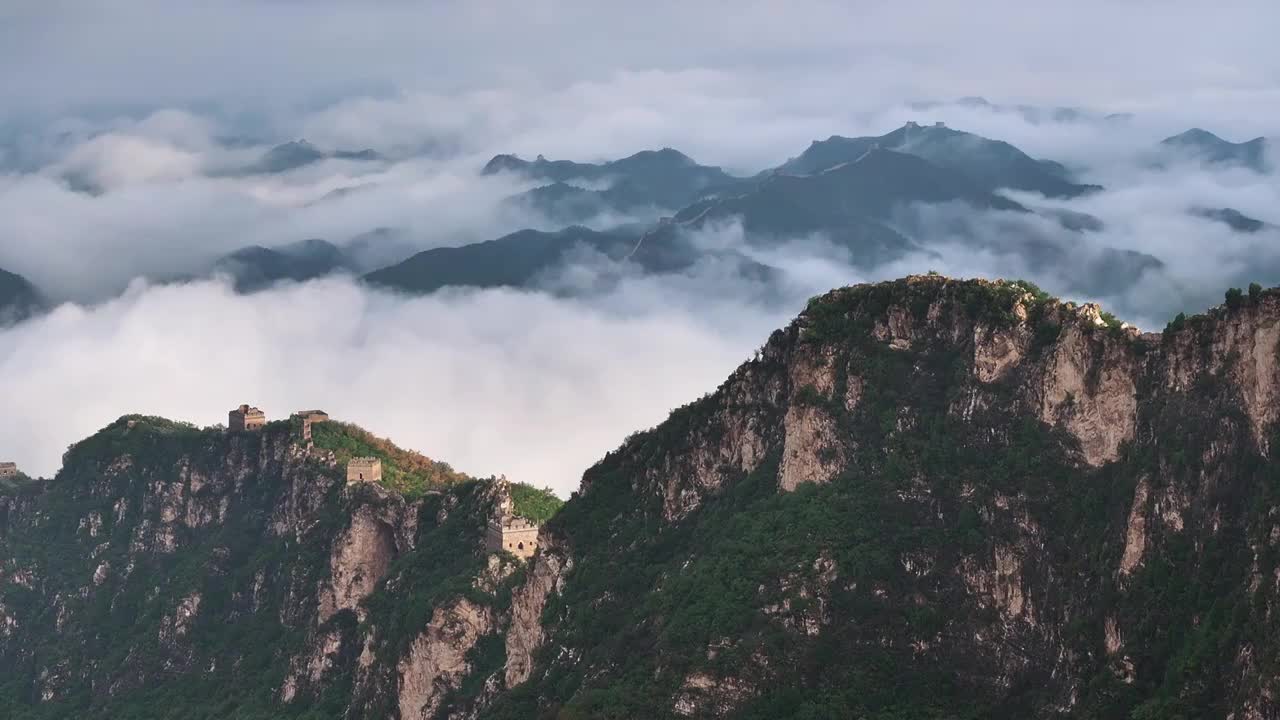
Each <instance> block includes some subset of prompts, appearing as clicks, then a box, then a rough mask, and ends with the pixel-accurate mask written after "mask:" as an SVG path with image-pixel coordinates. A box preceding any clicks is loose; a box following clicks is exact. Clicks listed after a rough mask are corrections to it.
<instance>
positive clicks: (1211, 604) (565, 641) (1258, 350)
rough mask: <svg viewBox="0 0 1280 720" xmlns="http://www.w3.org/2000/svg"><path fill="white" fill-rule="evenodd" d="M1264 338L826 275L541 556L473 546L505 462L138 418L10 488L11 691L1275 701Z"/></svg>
mask: <svg viewBox="0 0 1280 720" xmlns="http://www.w3.org/2000/svg"><path fill="white" fill-rule="evenodd" d="M1277 345H1280V295H1278V294H1276V293H1275V292H1272V291H1269V292H1266V293H1263V294H1262V295H1261V296H1259V297H1255V298H1252V299H1249V300H1247V301H1246V302H1245V303H1244V304H1243V305H1242V306H1241V307H1237V308H1233V309H1230V310H1226V309H1215V310H1213V311H1211V312H1210V313H1208V314H1207V315H1205V316H1200V317H1195V318H1192V319H1190V320H1189V321H1188V322H1187V323H1186V324H1185V325H1184V326H1182V327H1180V328H1174V329H1170V330H1169V331H1167V332H1166V333H1164V334H1163V335H1151V334H1148V335H1140V334H1138V333H1137V332H1136V331H1134V330H1132V329H1129V328H1125V327H1121V326H1116V324H1115V323H1114V322H1112V321H1111V320H1110V319H1109V318H1108V317H1107V316H1105V315H1104V314H1103V313H1101V311H1100V309H1099V308H1097V307H1095V306H1090V305H1084V306H1076V305H1073V304H1069V303H1060V302H1057V301H1053V300H1049V299H1045V298H1043V297H1037V296H1036V294H1035V293H1034V292H1032V291H1031V289H1030V288H1027V287H1025V286H1022V285H1015V284H1004V283H990V282H985V281H970V282H960V281H954V280H948V279H945V278H940V277H913V278H908V279H906V280H903V281H898V282H895V283H881V284H877V285H869V286H859V287H854V288H846V289H842V290H837V291H834V292H832V293H829V294H828V295H826V296H823V297H821V298H818V299H815V301H813V302H812V303H811V304H810V306H809V308H808V309H807V310H806V311H805V313H803V314H802V315H801V316H800V318H798V319H797V320H796V322H794V323H792V324H791V325H790V326H788V327H787V328H785V329H782V330H779V331H777V332H775V333H774V334H773V335H772V336H771V337H770V338H769V341H768V342H767V343H766V345H765V346H764V347H763V348H762V349H761V352H760V353H759V355H758V356H757V357H756V358H754V359H753V360H751V361H750V362H748V363H746V364H744V365H743V366H742V367H740V368H739V369H738V370H737V371H735V372H734V373H733V374H732V375H731V376H730V377H729V378H728V379H727V380H726V382H725V383H724V384H723V385H722V386H721V387H720V388H719V389H717V390H716V391H715V392H714V393H712V394H710V395H708V396H706V397H704V398H702V399H700V400H697V401H695V402H693V403H691V404H690V405H687V406H685V407H683V408H680V409H678V410H676V411H675V412H673V413H672V416H671V418H669V419H668V420H667V422H665V423H663V424H662V425H660V426H659V427H657V428H655V429H653V430H650V431H646V432H642V433H638V434H636V435H635V436H633V437H632V438H630V439H628V441H627V442H626V443H625V444H624V445H623V446H622V447H621V448H619V449H618V450H617V451H615V452H612V453H610V454H609V455H608V456H607V457H606V458H604V459H603V460H602V461H601V462H600V463H598V464H597V465H595V466H594V467H592V468H590V469H589V470H588V471H587V473H586V474H585V476H584V478H583V486H582V490H581V491H580V493H578V494H577V496H576V497H575V498H574V499H572V500H571V501H570V502H569V503H567V504H566V506H565V507H564V508H563V510H562V511H561V512H560V513H559V514H558V515H557V516H556V517H554V518H553V519H552V520H551V521H550V522H548V523H546V524H545V525H543V527H542V534H541V536H540V537H539V551H538V553H537V554H536V555H535V556H534V557H533V558H532V559H531V561H530V562H528V563H527V564H525V563H524V562H523V561H520V560H517V559H515V558H511V557H507V556H503V555H496V556H488V555H486V554H485V553H484V552H483V551H482V550H481V547H482V533H483V531H484V526H485V522H486V520H487V518H488V517H490V516H491V515H492V514H493V512H494V509H495V503H496V502H497V501H498V497H497V494H496V492H497V491H496V490H495V488H494V486H491V485H489V484H487V483H484V482H480V483H472V484H465V485H460V486H457V487H453V488H449V489H448V490H445V491H442V492H440V493H437V494H428V495H426V496H424V497H421V498H418V499H414V500H407V499H405V498H403V497H401V496H400V495H398V494H396V493H391V492H388V491H385V490H383V489H381V488H378V487H376V486H364V487H359V488H346V487H345V485H344V483H343V482H342V478H341V475H340V473H339V471H338V466H337V462H336V458H335V457H334V456H333V455H332V454H328V453H325V452H322V451H317V450H314V449H313V450H308V449H307V448H306V447H305V446H301V445H299V444H298V443H295V442H293V441H292V440H291V438H290V437H289V436H288V433H286V432H284V431H282V430H280V429H273V428H272V427H270V426H269V427H268V428H266V429H265V430H264V432H262V433H261V434H254V435H253V436H226V435H223V434H221V433H216V432H214V433H202V432H198V431H194V430H190V431H186V430H183V431H179V430H175V429H173V428H167V427H165V426H159V427H152V424H149V423H150V421H148V420H145V419H133V420H131V421H130V422H131V423H133V424H126V423H125V422H124V421H122V422H121V423H118V424H117V425H115V426H112V428H109V429H108V431H104V433H102V434H100V435H98V436H95V437H94V438H91V439H90V440H87V441H86V442H85V443H82V444H80V445H78V446H76V447H73V448H72V450H71V451H70V452H69V453H68V457H67V463H66V468H64V471H63V473H62V474H61V475H60V476H59V478H58V479H57V480H55V481H53V482H51V483H48V484H47V485H46V486H44V487H43V488H42V489H41V490H40V491H39V492H35V493H31V494H26V495H19V494H14V495H0V667H3V669H4V670H5V671H6V674H5V675H6V678H8V677H14V678H20V680H18V681H10V682H8V684H3V683H0V706H3V707H6V708H8V707H15V708H18V710H17V712H16V715H15V717H18V718H24V717H49V716H57V715H58V714H62V715H76V716H84V717H95V716H102V717H106V716H116V717H120V716H129V715H130V711H131V710H134V709H135V706H134V705H131V703H146V702H149V698H151V697H152V696H150V695H148V692H149V689H150V688H155V687H163V688H179V687H181V688H186V687H194V686H196V685H198V686H199V687H200V688H202V691H207V692H208V693H209V694H211V695H218V696H219V697H223V698H227V697H230V698H235V699H234V700H233V701H231V705H229V706H228V707H230V708H233V709H230V710H228V712H235V711H242V712H243V713H244V715H245V716H255V717H261V716H273V717H274V716H279V717H294V716H306V715H308V714H310V716H311V717H315V716H317V714H320V715H324V714H325V713H328V714H331V715H333V716H342V717H344V718H347V719H349V720H356V719H359V718H414V719H415V720H421V719H425V718H453V719H455V720H462V719H463V718H486V720H489V719H494V720H528V718H534V717H672V716H676V717H717V718H719V717H724V718H732V717H755V718H758V717H779V716H787V715H788V714H791V715H796V716H803V717H1019V718H1023V717H1025V718H1063V717H1072V718H1096V717H1116V718H1135V719H1139V718H1140V719H1143V720H1145V719H1147V718H1157V717H1160V718H1163V717H1235V718H1269V717H1280V703H1278V702H1277V700H1276V698H1277V697H1280V684H1278V683H1277V680H1276V678H1275V673H1274V672H1273V670H1274V668H1276V667H1280V643H1277V642H1276V641H1275V638H1276V637H1277V636H1278V635H1277V633H1276V632H1274V630H1275V628H1274V625H1275V621H1274V619H1275V618H1276V617H1280V615H1277V609H1278V608H1280V466H1277V465H1276V463H1275V461H1274V460H1273V459H1272V457H1271V455H1272V448H1273V445H1274V442H1275V438H1276V432H1277V430H1280V428H1278V427H1277V421H1278V420H1280V409H1278V407H1280V406H1278V404H1277V400H1280V398H1278V397H1277V393H1278V392H1280V376H1278V375H1277V373H1280V362H1277V357H1276V353H1277V351H1278V348H1277ZM99 627H111V628H115V630H114V631H113V632H112V633H102V632H97V631H96V630H95V628H99ZM108 659H112V660H111V661H108ZM194 678H198V683H193V682H192V680H193V679H194ZM250 689H251V692H250ZM3 693H8V694H3ZM184 697H185V696H184ZM77 698H92V703H91V704H89V705H76V703H77V702H80V701H79V700H77ZM201 699H205V698H201ZM192 702H193V704H195V701H194V700H193V701H192ZM99 709H101V711H100V712H99ZM183 710H184V709H183V708H181V707H175V710H174V714H173V716H174V717H177V716H179V715H180V714H181V713H182V712H183ZM95 712H98V713H99V714H98V715H94V713H95ZM112 713H114V715H111V714H112ZM153 714H155V713H153ZM325 716H328V715H325Z"/></svg>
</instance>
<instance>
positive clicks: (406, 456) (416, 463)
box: [299, 420, 472, 498]
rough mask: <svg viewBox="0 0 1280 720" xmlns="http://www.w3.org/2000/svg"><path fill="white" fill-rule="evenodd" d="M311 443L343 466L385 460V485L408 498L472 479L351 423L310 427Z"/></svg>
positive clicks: (383, 478)
mask: <svg viewBox="0 0 1280 720" xmlns="http://www.w3.org/2000/svg"><path fill="white" fill-rule="evenodd" d="M299 422H301V421H299ZM311 439H312V441H313V442H314V443H315V445H316V447H318V448H324V449H325V450H332V451H333V454H334V455H335V456H336V457H337V459H338V463H339V464H340V465H346V463H347V461H348V460H350V459H351V458H353V457H376V458H378V459H380V460H382V484H383V485H384V486H386V487H387V488H390V489H392V490H395V491H396V492H398V493H400V494H402V495H404V496H405V497H409V498H414V497H420V496H421V495H422V494H423V493H425V492H426V491H428V490H432V489H436V488H441V487H445V486H448V485H452V484H454V483H459V482H464V481H466V480H471V479H472V478H471V477H470V476H469V475H466V474H465V473H461V472H458V471H457V470H454V469H453V467H452V466H451V465H449V463H446V462H441V461H439V460H432V459H431V458H429V457H427V456H425V455H422V454H421V453H417V452H414V451H412V450H405V449H403V448H401V447H399V446H398V445H396V444H395V443H393V442H391V441H390V440H388V439H386V438H381V437H378V436H377V435H374V434H373V433H371V432H369V431H367V430H365V429H363V428H361V427H359V426H356V425H352V424H350V423H344V422H337V421H334V420H329V421H327V422H322V423H315V424H313V425H312V426H311Z"/></svg>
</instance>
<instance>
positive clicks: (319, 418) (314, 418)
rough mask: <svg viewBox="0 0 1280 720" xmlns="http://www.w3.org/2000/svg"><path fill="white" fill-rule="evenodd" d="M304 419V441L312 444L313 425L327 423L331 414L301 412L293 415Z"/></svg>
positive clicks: (315, 411) (317, 411) (319, 411)
mask: <svg viewBox="0 0 1280 720" xmlns="http://www.w3.org/2000/svg"><path fill="white" fill-rule="evenodd" d="M293 416H294V417H296V418H301V419H302V441H303V442H306V443H309V442H311V423H318V422H327V421H328V420H329V413H327V412H325V411H323V410H299V411H297V412H295V413H294V414H293Z"/></svg>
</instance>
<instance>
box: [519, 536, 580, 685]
mask: <svg viewBox="0 0 1280 720" xmlns="http://www.w3.org/2000/svg"><path fill="white" fill-rule="evenodd" d="M572 567H573V564H572V561H571V560H569V559H567V558H565V557H564V556H563V555H561V554H560V553H559V552H558V551H557V549H556V548H554V547H549V546H547V545H543V547H542V553H541V554H539V555H538V556H537V558H536V559H535V560H534V563H533V568H532V570H531V571H530V573H529V579H528V580H527V581H526V582H525V583H524V584H523V585H521V586H520V587H519V588H518V589H517V590H516V591H515V595H514V597H512V599H511V628H510V630H508V632H507V639H506V646H507V665H506V672H505V678H504V679H505V681H506V686H507V687H515V686H516V685H519V684H520V683H522V682H524V681H525V680H528V679H529V673H530V671H531V670H532V668H533V654H534V652H535V651H537V650H538V649H539V648H540V647H541V645H542V641H543V632H542V611H543V610H544V609H545V608H546V605H547V598H548V596H550V595H551V593H553V592H559V591H560V589H561V587H562V586H563V583H564V574H565V572H566V571H568V570H569V569H572Z"/></svg>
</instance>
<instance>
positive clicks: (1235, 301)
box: [1227, 287, 1244, 310]
mask: <svg viewBox="0 0 1280 720" xmlns="http://www.w3.org/2000/svg"><path fill="white" fill-rule="evenodd" d="M1243 304H1244V292H1243V291H1241V290H1240V288H1234V287H1233V288H1231V289H1230V290H1227V309H1228V310H1235V309H1236V308H1238V307H1240V306H1241V305H1243Z"/></svg>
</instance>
